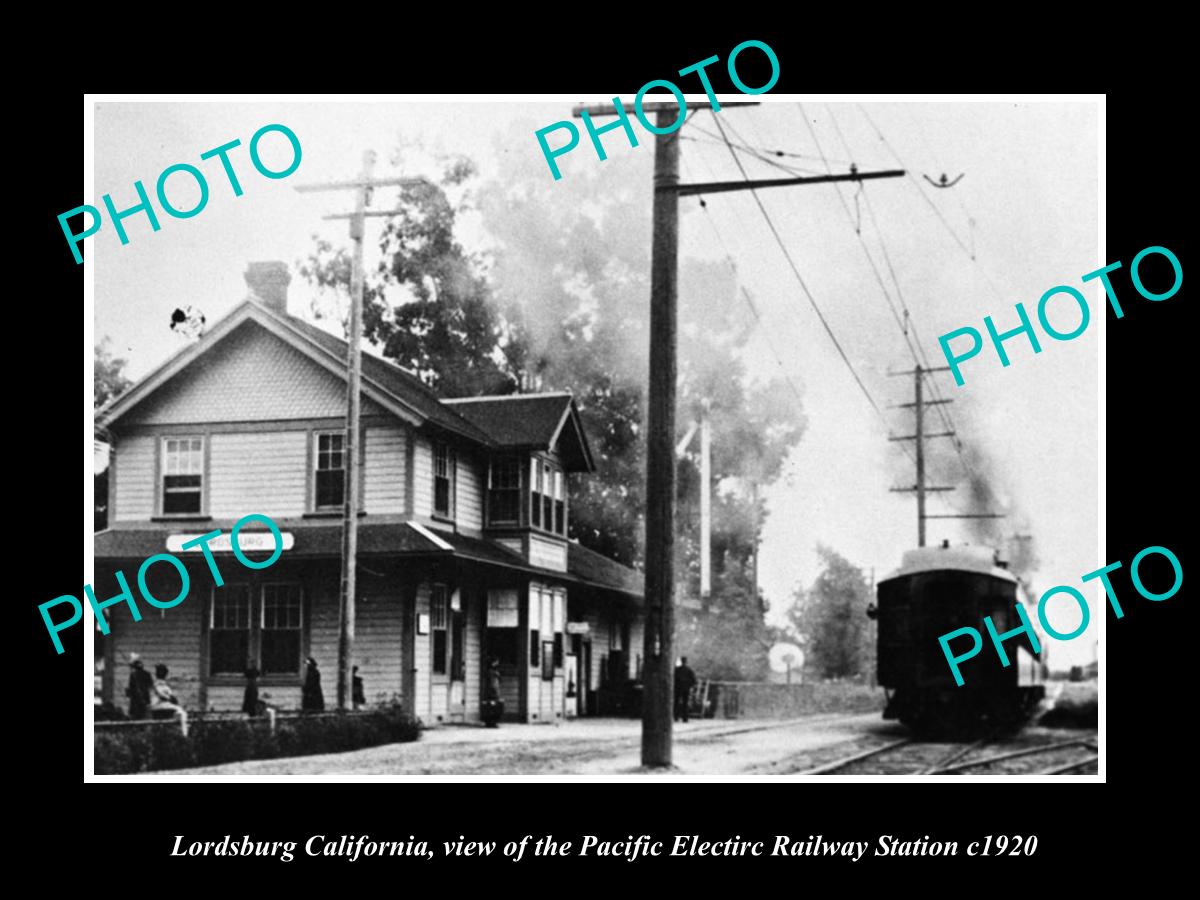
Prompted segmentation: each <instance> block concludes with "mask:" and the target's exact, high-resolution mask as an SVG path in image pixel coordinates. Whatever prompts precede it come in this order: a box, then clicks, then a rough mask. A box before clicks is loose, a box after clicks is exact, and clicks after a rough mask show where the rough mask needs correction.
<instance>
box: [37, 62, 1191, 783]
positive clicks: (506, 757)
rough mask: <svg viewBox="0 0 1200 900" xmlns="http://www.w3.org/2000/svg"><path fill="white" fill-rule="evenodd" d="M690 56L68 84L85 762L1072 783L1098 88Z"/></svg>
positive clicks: (1096, 319) (1085, 563) (1091, 676)
mask: <svg viewBox="0 0 1200 900" xmlns="http://www.w3.org/2000/svg"><path fill="white" fill-rule="evenodd" d="M751 52H752V51H750V50H748V51H746V56H747V57H749V56H750V55H751ZM684 90H685V91H686V103H685V104H684V106H683V107H682V108H681V107H680V104H679V102H678V99H679V98H674V97H672V95H671V94H669V93H667V92H666V91H665V90H664V89H662V88H659V89H656V90H653V91H651V92H648V93H647V94H646V95H645V97H644V98H643V97H642V96H641V95H639V96H638V98H637V100H638V104H637V110H636V114H635V109H634V99H635V98H634V97H633V96H632V95H629V96H623V97H621V98H618V99H619V100H620V102H621V104H623V105H619V104H617V103H614V100H613V98H607V99H606V98H602V97H595V98H588V97H559V96H557V95H555V96H545V97H532V96H531V97H522V98H499V97H497V98H491V99H489V98H485V97H480V98H476V99H469V98H462V99H457V98H447V97H440V98H430V97H422V96H416V95H413V96H399V97H369V96H360V97H340V98H331V97H312V98H306V97H281V98H278V99H262V98H257V99H254V100H239V99H237V98H232V97H221V98H205V99H201V98H196V97H188V96H182V95H181V96H179V97H178V98H175V99H166V98H163V97H154V98H146V97H139V96H103V95H102V96H99V97H97V98H94V102H93V103H92V104H91V106H90V110H91V112H90V115H91V123H92V144H91V147H90V151H91V154H92V156H91V158H92V160H93V171H92V181H91V183H90V184H89V185H88V188H89V191H88V196H89V197H90V198H92V199H89V200H87V201H85V202H87V203H89V204H94V205H93V206H92V207H91V209H92V210H93V212H94V213H95V215H91V214H89V213H87V212H85V211H82V210H80V212H83V215H81V216H76V217H74V218H72V219H70V220H68V222H69V223H71V224H70V225H68V224H66V223H64V224H63V228H64V234H65V235H66V236H67V237H68V241H67V243H66V244H65V245H64V253H66V254H70V253H72V252H79V251H82V255H83V256H86V266H87V279H88V281H89V282H90V284H89V288H88V296H89V299H90V303H91V309H92V312H93V321H92V323H91V328H92V331H91V332H90V333H89V341H90V346H91V348H92V350H93V358H92V363H93V395H94V404H93V405H94V420H93V421H92V422H91V423H89V428H90V429H91V431H92V441H93V463H94V471H93V483H94V504H93V505H94V529H93V534H92V536H90V540H91V541H92V546H93V552H94V557H93V560H94V570H93V571H94V578H93V580H92V581H91V582H89V588H88V590H89V591H90V592H91V593H90V594H87V592H85V594H87V596H86V597H85V596H83V595H81V596H80V600H82V601H83V602H82V604H81V608H82V607H88V606H90V607H91V608H82V609H81V611H83V612H85V613H86V614H85V615H83V617H82V620H81V622H80V624H75V625H74V626H73V627H74V628H77V629H78V628H82V629H85V630H86V631H87V632H89V633H88V634H87V635H86V638H85V644H86V645H87V646H90V647H91V652H90V662H89V665H90V669H89V671H90V672H91V675H90V677H91V679H92V682H93V685H92V687H93V694H94V696H93V702H92V703H91V705H90V708H88V709H86V710H85V721H87V722H89V723H90V724H89V726H88V729H89V737H90V740H91V754H90V758H89V762H90V769H89V772H88V778H90V779H91V778H99V779H101V780H104V779H106V778H109V777H112V778H120V779H122V780H172V781H174V780H192V779H204V780H227V779H236V780H251V781H253V780H260V779H273V780H277V779H279V778H281V777H282V778H285V779H287V778H293V779H315V780H320V779H323V778H338V779H350V780H353V779H356V778H378V777H389V778H390V777H396V778H401V777H403V778H408V777H425V776H431V777H439V778H440V777H445V778H455V777H458V776H517V777H524V778H533V779H541V778H557V777H585V778H599V779H614V780H631V779H632V780H657V779H680V778H682V779H685V780H686V779H701V780H703V779H713V780H755V779H768V780H769V779H777V780H795V779H796V778H799V777H807V776H813V777H817V776H821V777H823V778H825V779H846V780H852V779H867V780H887V779H890V778H895V777H899V776H908V777H911V776H920V777H921V778H924V779H927V780H946V779H950V778H954V779H973V778H978V777H981V776H1003V777H1007V778H1009V779H1013V780H1024V779H1028V778H1031V777H1042V776H1052V775H1053V776H1063V777H1073V778H1077V779H1081V780H1090V781H1096V780H1098V779H1100V778H1102V776H1103V763H1104V754H1105V746H1104V741H1103V738H1104V732H1103V722H1104V702H1103V701H1104V694H1103V691H1102V685H1103V683H1104V675H1105V673H1104V670H1103V667H1102V661H1103V659H1104V650H1103V648H1104V640H1103V635H1102V628H1103V627H1104V626H1103V624H1102V623H1103V621H1104V619H1105V614H1106V611H1107V609H1108V606H1109V603H1108V600H1107V599H1106V596H1105V593H1104V589H1103V587H1102V585H1101V582H1100V581H1099V580H1097V579H1096V578H1094V577H1093V578H1092V579H1091V580H1087V581H1086V582H1085V581H1084V580H1081V578H1082V576H1085V575H1087V574H1088V573H1095V572H1096V571H1097V570H1098V569H1101V568H1102V567H1103V566H1105V564H1106V563H1109V562H1112V561H1113V560H1110V559H1108V558H1106V557H1105V556H1104V545H1103V542H1102V527H1103V504H1104V494H1103V477H1102V460H1103V447H1104V434H1103V431H1102V416H1103V405H1102V384H1103V381H1102V379H1103V371H1104V367H1103V358H1102V348H1103V343H1102V340H1101V334H1102V329H1103V328H1104V327H1106V326H1105V323H1104V319H1105V313H1106V311H1107V309H1108V306H1109V298H1108V297H1107V296H1106V294H1105V287H1104V283H1102V280H1101V279H1099V278H1098V277H1096V276H1095V274H1094V273H1096V272H1097V270H1099V269H1101V268H1102V267H1103V266H1104V265H1105V263H1107V262H1110V261H1112V260H1110V259H1109V258H1108V257H1106V256H1105V246H1104V238H1103V225H1104V220H1103V206H1102V203H1101V196H1102V189H1103V182H1104V168H1103V166H1104V153H1103V148H1104V145H1103V137H1102V122H1103V98H1102V97H1098V96H1093V95H1086V96H1064V97H1054V98H1045V97H1041V98H1028V97H1022V98H1016V99H1009V98H1005V97H1000V96H986V97H971V96H964V95H956V96H941V95H913V96H904V95H896V96H882V97H878V96H877V97H869V96H868V97H857V96H832V97H816V98H810V97H807V96H802V95H791V94H778V95H777V94H775V93H773V92H770V91H767V92H761V93H758V94H750V93H746V92H743V93H742V94H738V93H728V94H727V93H724V92H722V93H721V94H720V96H719V103H718V102H716V101H717V98H716V97H712V98H711V102H710V97H709V96H706V95H705V94H704V93H701V92H695V93H693V91H694V90H696V88H695V86H694V85H691V86H685V87H684ZM718 106H719V109H718V108H717V107H718ZM650 126H654V129H656V130H657V131H655V130H654V129H652V128H651V127H650ZM668 129H669V130H668ZM661 132H666V133H661ZM101 198H103V199H102V200H101ZM80 221H82V222H83V225H82V226H80V225H79V222H80ZM93 225H96V226H97V227H95V228H92V226H93ZM89 229H90V230H89ZM85 231H87V232H88V233H87V234H86V235H84V232H85ZM1114 259H1115V258H1114ZM1172 259H1174V257H1170V256H1169V254H1167V255H1164V254H1161V253H1152V254H1150V255H1148V256H1147V257H1146V258H1145V259H1144V261H1141V260H1139V262H1140V275H1141V279H1142V280H1141V282H1140V283H1142V284H1144V285H1145V287H1146V290H1147V291H1149V292H1151V293H1155V292H1157V293H1158V294H1164V293H1166V292H1167V291H1168V290H1170V286H1171V277H1172ZM1124 265H1125V267H1126V268H1127V269H1128V267H1129V266H1130V265H1131V260H1130V259H1125V260H1124ZM1121 274H1122V276H1124V274H1125V273H1121ZM1089 275H1090V276H1091V277H1090V278H1088V277H1086V276H1089ZM1114 278H1115V276H1114ZM1127 285H1128V282H1127V281H1126V282H1123V283H1122V287H1121V291H1122V292H1128V293H1129V294H1130V295H1131V296H1130V298H1129V299H1128V300H1126V299H1124V297H1125V294H1124V293H1122V301H1123V302H1125V303H1127V304H1133V303H1137V302H1144V301H1141V300H1140V298H1138V297H1137V295H1136V294H1134V293H1133V292H1132V289H1130V288H1129V287H1128V286H1127ZM1056 289H1057V290H1056ZM1139 290H1140V288H1139ZM1135 298H1136V299H1135ZM1107 327H1108V328H1110V329H1112V328H1120V327H1122V326H1121V324H1120V323H1119V322H1114V320H1112V319H1111V318H1110V319H1109V321H1108V323H1107ZM1150 540H1151V535H1149V534H1148V535H1147V541H1150ZM1125 565H1126V566H1129V565H1130V561H1129V560H1126V561H1125ZM1142 566H1143V570H1142V571H1143V576H1144V579H1145V583H1146V585H1147V589H1148V590H1151V591H1157V592H1158V593H1160V594H1161V593H1164V592H1165V591H1166V590H1168V589H1169V587H1170V564H1169V561H1168V560H1166V559H1163V558H1147V559H1146V561H1145V562H1144V563H1142ZM1056 586H1072V587H1071V590H1070V591H1068V590H1066V588H1062V589H1060V590H1058V591H1055V590H1052V589H1054V588H1055V587H1056ZM1139 590H1140V588H1139ZM1144 596H1148V594H1147V595H1144ZM93 598H94V599H93ZM47 599H48V598H47ZM98 607H99V608H100V610H101V611H100V613H99V614H98V615H97V614H94V613H93V609H96V608H98ZM43 615H44V616H48V618H47V619H46V622H47V628H48V630H50V631H51V636H54V639H55V640H57V639H58V638H57V636H55V635H54V632H53V630H52V624H51V623H52V622H53V623H56V625H61V624H62V622H64V621H65V620H66V619H67V618H68V615H69V609H68V606H67V604H63V606H62V607H61V608H56V609H51V610H49V611H48V612H44V613H43ZM985 620H986V621H985ZM1109 627H1113V628H1115V627H1120V626H1114V625H1112V624H1111V622H1110V623H1109ZM64 631H65V627H64Z"/></svg>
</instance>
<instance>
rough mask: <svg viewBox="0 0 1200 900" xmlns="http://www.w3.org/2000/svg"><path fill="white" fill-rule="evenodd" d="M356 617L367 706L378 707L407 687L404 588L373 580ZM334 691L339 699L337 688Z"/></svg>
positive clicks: (356, 661) (364, 588)
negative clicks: (405, 680)
mask: <svg viewBox="0 0 1200 900" xmlns="http://www.w3.org/2000/svg"><path fill="white" fill-rule="evenodd" d="M356 614H357V617H356V622H355V629H354V632H355V642H354V664H355V665H357V666H358V674H359V676H360V677H361V678H362V680H363V695H364V696H365V697H366V700H367V705H368V706H374V705H376V704H377V703H379V702H388V701H390V700H391V699H392V698H394V697H397V696H399V695H400V693H401V690H402V688H403V680H404V669H403V665H404V660H403V653H402V649H403V648H402V643H401V641H402V638H403V630H404V596H403V592H402V590H401V587H400V585H399V584H398V583H397V582H395V581H393V582H391V583H387V582H385V581H383V580H382V579H370V580H369V581H368V582H366V583H365V584H363V585H361V586H360V589H359V602H358V606H357V608H356ZM334 673H335V675H336V669H335V670H334ZM334 691H335V692H334V694H333V697H334V698H335V699H336V697H337V694H336V685H334Z"/></svg>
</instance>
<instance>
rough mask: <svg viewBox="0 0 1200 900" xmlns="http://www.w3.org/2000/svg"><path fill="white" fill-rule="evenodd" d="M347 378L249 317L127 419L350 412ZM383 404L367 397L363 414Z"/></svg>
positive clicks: (242, 418)
mask: <svg viewBox="0 0 1200 900" xmlns="http://www.w3.org/2000/svg"><path fill="white" fill-rule="evenodd" d="M345 411H346V386H345V382H344V381H343V380H342V379H341V378H338V377H337V376H336V375H334V374H332V373H331V372H328V371H326V370H325V369H323V368H321V367H320V366H319V365H317V363H315V362H313V361H312V360H310V359H309V358H307V357H306V356H305V355H304V354H302V353H301V352H299V351H298V350H295V349H293V348H292V347H290V346H288V345H287V344H286V343H284V342H283V341H282V340H280V339H279V338H277V337H275V336H274V335H272V334H270V333H269V332H268V331H267V330H266V329H264V328H263V327H262V326H260V325H258V324H257V323H254V322H247V323H246V324H244V325H242V326H240V327H239V328H237V329H236V330H235V331H233V332H232V333H231V334H230V335H229V336H228V337H227V338H226V339H225V340H224V341H222V342H221V343H219V344H218V345H217V346H216V347H214V348H213V349H212V350H210V351H209V352H208V353H206V354H205V355H204V356H202V357H200V359H198V360H197V361H196V362H195V363H193V364H192V365H191V366H189V367H188V368H187V369H186V370H184V371H183V372H181V373H180V374H178V375H177V376H175V377H174V378H173V379H171V381H169V382H168V383H167V384H165V385H163V386H162V387H161V388H160V389H159V390H158V391H156V392H155V393H154V394H153V395H151V396H150V397H148V398H147V399H146V400H145V401H144V402H143V403H141V404H139V405H138V406H137V407H135V408H134V409H132V410H130V411H129V413H128V415H127V416H126V417H125V419H124V420H123V424H129V425H133V424H142V425H160V424H168V423H195V422H257V421H263V420H269V419H278V418H279V417H280V415H281V414H285V415H286V416H287V417H289V418H320V417H326V416H344V415H345ZM382 412H383V409H382V408H381V407H380V406H379V405H378V404H376V403H375V402H374V401H371V400H367V399H365V398H364V402H363V414H364V415H373V414H380V413H382Z"/></svg>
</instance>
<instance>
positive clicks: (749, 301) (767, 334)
mask: <svg viewBox="0 0 1200 900" xmlns="http://www.w3.org/2000/svg"><path fill="white" fill-rule="evenodd" d="M684 165H685V167H686V163H685V164H684ZM699 201H700V208H701V209H702V210H703V211H704V220H705V221H706V222H708V224H709V225H710V226H711V227H712V230H713V234H714V235H716V238H717V241H718V243H720V245H721V247H722V249H724V251H725V262H726V264H727V265H728V266H729V268H730V270H732V271H733V272H734V273H735V275H736V273H737V264H736V263H735V262H734V260H733V253H732V252H731V251H730V249H729V245H728V244H727V243H726V241H725V237H724V235H722V234H721V230H720V229H719V228H717V223H716V221H715V220H714V219H713V217H712V215H711V213H709V210H708V204H707V203H706V202H705V200H704V197H703V195H701V196H700V197H699ZM738 289H739V291H740V292H741V295H742V298H743V299H744V300H745V301H746V305H747V306H748V307H749V308H750V312H751V314H752V315H753V316H754V320H755V322H757V323H758V324H759V325H760V326H763V327H762V328H761V331H762V335H763V338H764V340H765V341H766V342H767V346H768V347H769V348H770V350H771V355H772V356H774V357H775V362H776V363H777V364H778V365H779V369H780V372H781V373H782V375H783V379H784V381H785V382H786V383H787V386H788V387H789V388H790V389H791V392H792V393H793V394H794V395H795V397H796V400H797V401H799V402H800V404H801V406H800V409H801V410H803V401H804V397H803V395H802V394H801V393H800V389H799V388H798V387H796V384H795V382H793V381H792V377H791V375H790V374H789V373H788V371H787V367H786V366H785V365H784V363H783V356H782V354H781V353H780V352H779V349H778V348H777V347H776V346H775V341H774V340H773V339H772V337H771V331H770V329H768V328H766V327H765V323H764V322H763V320H762V314H761V313H760V312H759V310H758V306H757V305H756V304H755V303H754V299H753V298H752V297H751V296H750V292H749V290H747V289H746V287H745V285H743V284H741V283H740V282H739V284H738Z"/></svg>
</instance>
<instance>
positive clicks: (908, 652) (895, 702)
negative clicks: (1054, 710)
mask: <svg viewBox="0 0 1200 900" xmlns="http://www.w3.org/2000/svg"><path fill="white" fill-rule="evenodd" d="M1017 587H1018V584H1017V579H1016V578H1015V577H1014V576H1013V574H1012V572H1010V571H1008V569H1007V567H1006V566H1005V564H1003V563H1002V562H1000V561H999V560H998V558H997V556H996V554H995V553H994V552H993V551H991V550H989V549H987V548H982V547H969V546H967V547H950V546H948V545H943V546H941V547H922V548H920V549H917V550H909V551H907V552H905V554H904V557H903V563H902V565H901V566H900V568H899V569H898V570H897V571H895V572H893V573H892V574H890V575H888V576H887V577H886V578H884V579H882V580H881V581H880V582H879V583H878V587H877V595H876V597H877V605H876V606H875V607H873V608H871V609H868V611H867V613H868V615H870V616H871V617H872V618H875V619H876V620H877V626H878V655H877V660H878V677H879V684H880V685H882V686H883V687H884V688H885V689H886V690H887V693H888V703H887V708H886V709H885V710H884V713H883V717H884V718H885V719H899V720H900V721H901V722H902V723H904V724H905V725H908V726H909V727H910V728H912V729H913V730H914V731H918V732H923V733H930V732H955V733H961V732H963V731H986V732H998V731H1005V730H1012V729H1015V728H1018V727H1020V725H1021V724H1022V723H1023V722H1025V721H1026V719H1028V717H1029V715H1030V713H1032V712H1033V710H1034V708H1035V707H1036V706H1037V704H1038V701H1040V700H1041V699H1042V697H1043V695H1044V693H1045V688H1044V687H1043V686H1042V685H1040V684H1038V685H1032V684H1022V683H1021V682H1022V681H1025V680H1030V679H1032V678H1033V677H1035V673H1036V670H1037V665H1036V661H1035V660H1034V659H1033V657H1032V656H1031V655H1029V648H1028V641H1027V639H1026V638H1025V637H1024V636H1017V637H1014V638H1012V639H1010V640H1008V641H1007V642H1005V645H1004V646H1005V649H1006V650H1007V652H1008V655H1009V658H1010V659H1011V660H1012V663H1011V665H1009V666H1007V667H1004V666H1002V665H1001V664H1000V660H999V659H998V658H997V655H996V652H995V650H994V649H993V648H992V645H991V640H990V638H989V637H988V634H987V632H986V630H985V629H984V625H983V617H984V616H991V617H992V622H993V623H994V625H995V626H996V631H997V632H998V633H1000V634H1004V633H1005V632H1007V631H1009V630H1011V629H1013V628H1016V627H1018V626H1020V624H1021V621H1020V619H1019V618H1018V617H1017V613H1016V610H1015V605H1016V603H1017V602H1018V600H1017ZM1030 618H1031V619H1033V620H1034V621H1036V616H1031V617H1030ZM964 626H970V627H972V628H976V629H978V630H979V632H980V633H981V634H982V635H983V646H982V647H981V649H980V652H979V654H978V655H977V656H975V657H973V658H971V659H969V660H966V661H964V662H961V663H960V664H959V667H960V669H959V670H960V672H961V674H962V677H963V684H962V686H959V685H958V684H957V683H956V682H955V680H954V675H953V673H952V672H951V669H950V666H949V664H948V663H947V661H946V657H945V654H943V652H942V647H941V644H940V643H939V642H938V637H939V636H941V635H943V634H946V633H947V632H950V631H954V630H956V629H958V628H962V627H964ZM966 640H967V638H966V637H961V638H959V639H958V641H959V642H965V641H966ZM956 646H957V644H956ZM1018 648H1020V649H1021V650H1023V651H1024V653H1025V656H1024V657H1023V658H1022V657H1020V656H1019V655H1018V654H1019V652H1020V651H1019V650H1018ZM959 652H961V651H959ZM1022 663H1023V664H1022ZM1022 670H1025V671H1022ZM1026 676H1028V678H1027V677H1026Z"/></svg>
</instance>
